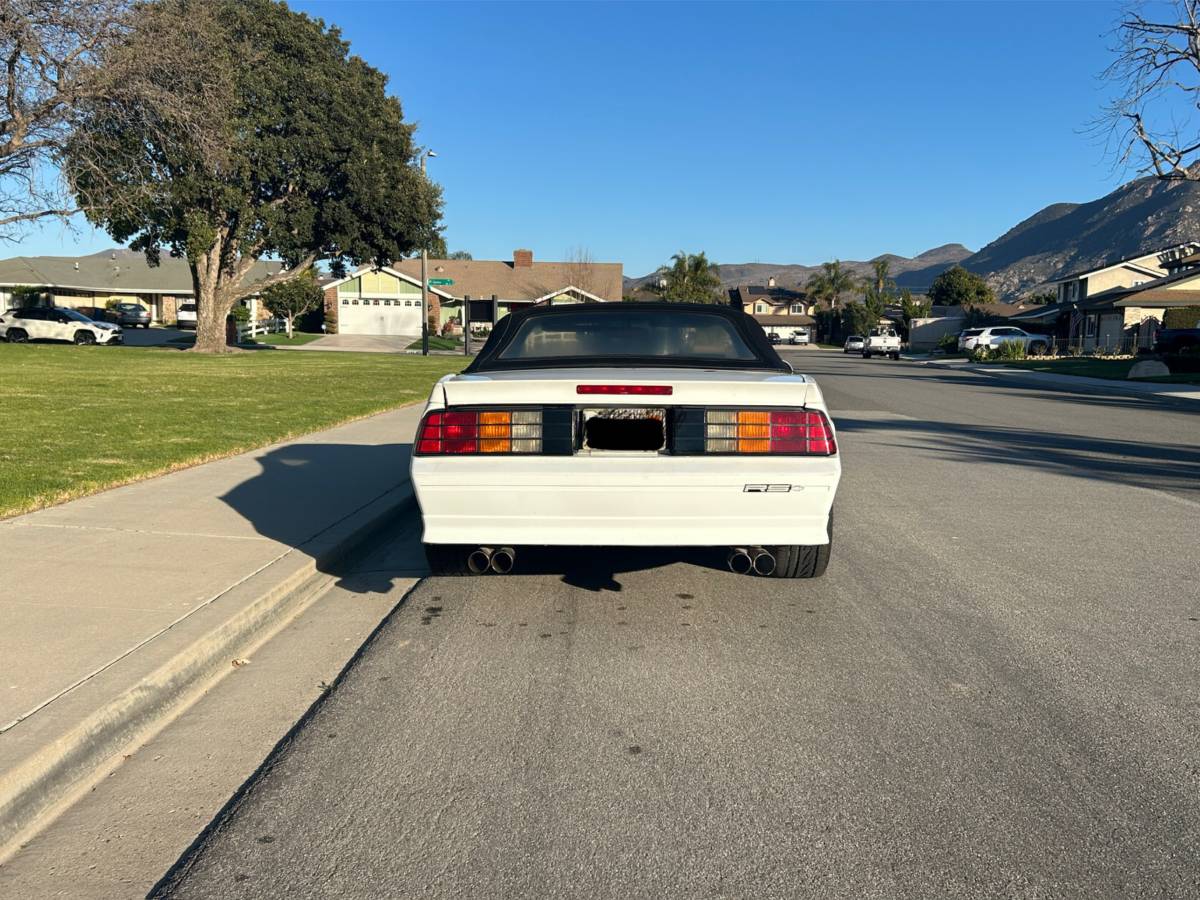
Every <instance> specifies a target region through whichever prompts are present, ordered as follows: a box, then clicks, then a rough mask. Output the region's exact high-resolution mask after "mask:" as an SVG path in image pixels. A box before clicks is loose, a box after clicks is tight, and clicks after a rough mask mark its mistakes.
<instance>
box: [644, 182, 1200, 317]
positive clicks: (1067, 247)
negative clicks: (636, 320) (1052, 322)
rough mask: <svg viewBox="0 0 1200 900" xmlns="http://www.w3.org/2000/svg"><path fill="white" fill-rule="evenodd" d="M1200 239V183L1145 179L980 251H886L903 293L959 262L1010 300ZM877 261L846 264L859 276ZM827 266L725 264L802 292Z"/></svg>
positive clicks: (1067, 207)
mask: <svg viewBox="0 0 1200 900" xmlns="http://www.w3.org/2000/svg"><path fill="white" fill-rule="evenodd" d="M1197 239H1200V183H1197V182H1192V181H1159V180H1158V179H1155V178H1139V179H1137V180H1135V181H1131V182H1129V183H1127V184H1124V185H1121V187H1119V188H1117V189H1116V190H1115V191H1113V192H1112V193H1110V194H1107V195H1105V196H1104V197H1101V198H1100V199H1098V200H1092V201H1090V202H1088V203H1053V204H1051V205H1050V206H1047V207H1046V208H1045V209H1042V210H1040V211H1039V212H1036V213H1034V214H1033V215H1032V216H1030V217H1029V218H1027V219H1025V220H1024V221H1022V222H1019V223H1018V224H1017V225H1015V226H1013V227H1012V228H1010V229H1009V230H1008V231H1006V232H1005V233H1004V234H1002V235H1001V236H1000V237H998V238H996V240H994V241H992V242H991V243H990V244H988V245H987V246H985V247H984V248H983V249H981V250H979V251H978V252H975V253H972V252H971V251H970V250H968V249H967V248H966V247H964V246H963V245H962V244H945V245H943V246H941V247H935V248H934V249H932V250H926V251H925V252H924V253H921V254H919V255H917V256H914V257H911V258H910V257H906V256H898V255H896V254H892V253H885V254H883V256H882V257H875V259H880V258H884V259H887V260H888V261H889V262H890V263H891V272H892V277H893V278H895V279H896V283H897V285H898V286H899V287H907V288H910V289H911V290H913V291H914V292H920V291H921V290H923V289H925V288H927V287H928V286H929V284H930V283H931V282H932V281H933V279H934V278H935V277H937V275H938V274H939V273H940V272H942V271H944V270H945V269H948V268H949V267H950V266H953V265H955V264H958V265H961V266H963V267H964V268H966V269H969V270H971V271H972V272H978V273H979V274H980V275H983V276H984V277H985V278H986V279H987V280H988V282H989V283H990V284H991V285H992V287H994V288H995V289H996V293H997V294H998V295H999V296H1001V297H1004V298H1015V297H1019V296H1023V295H1027V294H1030V293H1033V292H1035V290H1036V289H1037V288H1038V286H1039V285H1042V284H1044V283H1045V282H1046V281H1048V280H1051V279H1053V278H1056V277H1059V276H1062V275H1066V274H1069V273H1071V272H1076V271H1079V270H1082V269H1088V268H1093V267H1096V266H1099V265H1101V264H1103V263H1105V262H1108V261H1111V260H1116V259H1123V258H1125V257H1129V256H1136V255H1138V254H1140V253H1148V252H1150V251H1152V250H1157V249H1160V248H1163V247H1169V246H1172V245H1175V244H1181V243H1184V242H1185V241H1193V240H1197ZM871 262H873V260H866V261H857V260H843V265H845V266H846V267H847V268H849V269H850V270H851V271H852V272H854V273H855V274H856V275H859V276H864V275H866V274H867V273H868V272H870V270H871ZM819 269H820V266H805V265H796V264H772V263H735V264H723V265H722V266H721V269H720V272H721V283H722V285H723V286H724V287H733V286H735V285H739V284H766V281H767V278H769V277H771V276H774V277H775V280H776V283H777V284H778V285H780V286H781V287H796V286H797V285H800V286H802V285H803V284H804V282H805V281H807V280H808V277H809V276H810V275H811V274H812V273H814V272H816V271H818V270H819ZM653 277H654V275H653V273H651V274H649V275H644V276H642V277H641V278H626V279H625V290H626V292H627V293H628V292H630V291H632V290H635V289H637V288H640V287H643V286H644V285H645V284H646V283H647V282H649V281H650V280H651V279H652V278H653Z"/></svg>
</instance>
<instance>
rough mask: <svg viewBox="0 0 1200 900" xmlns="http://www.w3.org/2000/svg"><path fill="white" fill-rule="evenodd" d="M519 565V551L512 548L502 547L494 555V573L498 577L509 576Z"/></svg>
mask: <svg viewBox="0 0 1200 900" xmlns="http://www.w3.org/2000/svg"><path fill="white" fill-rule="evenodd" d="M516 564H517V551H516V550H514V549H513V548H512V547H500V548H499V549H497V550H496V551H495V552H493V553H492V571H493V572H495V573H496V574H497V575H507V574H508V573H509V572H511V571H512V570H513V566H515V565H516Z"/></svg>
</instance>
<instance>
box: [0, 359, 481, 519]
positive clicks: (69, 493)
mask: <svg viewBox="0 0 1200 900" xmlns="http://www.w3.org/2000/svg"><path fill="white" fill-rule="evenodd" d="M465 362H466V360H464V359H462V358H460V357H445V356H437V357H429V358H425V357H412V356H395V355H393V354H385V353H268V352H257V353H255V352H246V353H233V354H226V355H218V356H207V355H198V354H192V353H183V352H179V351H177V350H166V349H151V348H145V349H143V348H135V347H88V348H80V347H72V346H54V345H45V344H5V343H0V380H2V381H3V384H4V386H5V387H4V400H3V403H2V404H0V473H2V475H0V517H5V516H11V515H15V514H18V513H22V512H28V511H30V510H33V509H38V508H40V507H43V506H50V505H52V504H54V503H60V502H62V501H64V500H69V499H71V498H73V497H79V496H82V495H84V494H89V493H93V492H95V491H98V490H102V489H104V488H107V487H112V486H114V485H118V484H123V483H125V482H129V481H136V480H138V479H141V478H146V477H148V476H150V475H156V474H159V473H162V472H167V471H170V470H172V469H178V468H182V467H184V466H189V465H194V464H196V463H199V462H204V461H207V460H210V459H216V458H218V457H222V456H229V455H232V454H235V453H240V452H243V451H245V450H250V449H253V448H255V447H261V446H264V445H266V444H270V443H274V442H275V441H279V440H283V439H286V438H290V437H294V436H297V435H301V434H305V433H307V432H310V431H316V430H318V429H321V428H327V427H329V426H332V425H335V424H337V423H339V422H344V421H347V420H349V419H354V418H360V417H362V416H367V415H370V414H372V413H376V412H381V411H383V410H386V409H390V408H392V407H396V406H401V405H403V404H406V403H411V402H413V401H417V400H424V399H425V397H426V396H428V394H429V390H430V387H431V386H432V384H433V383H434V382H435V381H436V380H437V379H438V378H440V377H441V376H442V375H445V374H446V373H448V372H456V371H458V370H459V369H461V368H462V367H463V365H464V364H465Z"/></svg>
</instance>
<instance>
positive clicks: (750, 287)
mask: <svg viewBox="0 0 1200 900" xmlns="http://www.w3.org/2000/svg"><path fill="white" fill-rule="evenodd" d="M729 299H730V300H732V301H733V302H734V303H741V304H746V303H757V302H762V303H769V304H770V305H771V306H790V305H791V304H793V303H799V302H800V301H802V300H803V301H805V302H808V294H807V293H805V292H804V291H797V290H792V289H791V288H783V287H778V286H776V287H769V286H767V285H765V284H746V285H738V286H737V287H732V288H730V289H729Z"/></svg>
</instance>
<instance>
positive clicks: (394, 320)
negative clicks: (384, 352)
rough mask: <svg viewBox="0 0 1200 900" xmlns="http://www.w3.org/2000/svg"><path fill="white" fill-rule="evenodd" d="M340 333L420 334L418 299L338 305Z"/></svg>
mask: <svg viewBox="0 0 1200 900" xmlns="http://www.w3.org/2000/svg"><path fill="white" fill-rule="evenodd" d="M338 332H339V333H341V334H413V335H416V334H420V333H421V301H420V300H359V301H358V303H357V304H355V303H353V302H350V303H341V304H340V305H339V306H338Z"/></svg>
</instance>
